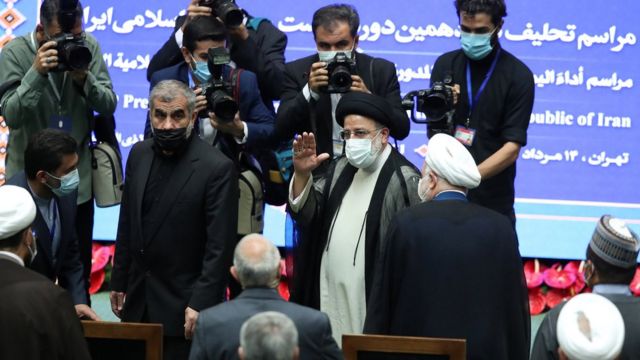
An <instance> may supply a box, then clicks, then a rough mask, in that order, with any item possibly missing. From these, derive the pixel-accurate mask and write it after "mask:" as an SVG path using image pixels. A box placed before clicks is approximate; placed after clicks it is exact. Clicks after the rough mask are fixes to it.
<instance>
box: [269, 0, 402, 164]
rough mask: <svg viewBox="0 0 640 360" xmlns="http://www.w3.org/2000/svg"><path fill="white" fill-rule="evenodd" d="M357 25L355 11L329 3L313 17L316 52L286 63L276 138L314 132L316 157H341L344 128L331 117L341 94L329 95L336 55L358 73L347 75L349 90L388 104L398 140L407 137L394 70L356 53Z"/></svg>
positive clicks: (375, 59)
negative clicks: (348, 61)
mask: <svg viewBox="0 0 640 360" xmlns="http://www.w3.org/2000/svg"><path fill="white" fill-rule="evenodd" d="M359 24H360V18H359V16H358V12H357V11H356V9H355V8H354V7H353V6H351V5H344V4H342V5H328V6H325V7H323V8H320V9H319V10H317V11H316V12H315V13H314V14H313V23H312V28H313V36H314V39H315V42H316V48H317V49H318V54H315V55H310V56H307V57H305V58H302V59H299V60H296V61H293V62H290V63H287V64H286V65H285V76H284V89H283V92H282V96H281V102H280V107H279V108H278V117H277V119H276V134H277V136H278V137H279V138H284V139H291V138H293V135H294V134H302V133H303V132H305V131H306V132H313V133H314V134H315V136H316V141H317V142H318V143H317V149H318V153H319V154H321V153H325V152H326V153H328V154H330V155H332V156H333V157H338V156H340V155H342V152H343V151H342V150H343V140H342V139H340V131H341V130H342V128H341V127H340V126H339V125H338V123H337V122H336V118H335V109H336V106H337V104H338V101H339V100H340V94H337V93H336V94H329V93H327V85H328V84H329V82H328V80H329V73H328V71H327V63H328V62H330V61H332V60H333V59H334V57H335V56H336V54H338V53H343V54H344V55H346V57H347V58H348V59H351V60H354V61H355V66H356V73H357V74H356V75H352V76H351V79H352V81H353V82H352V85H351V88H350V89H349V91H361V92H366V93H373V94H375V95H379V96H381V97H383V98H385V99H386V100H387V101H388V102H389V105H391V108H392V112H393V120H394V121H395V122H398V124H399V126H398V129H399V131H398V132H397V134H396V135H395V137H396V139H398V140H401V139H404V138H405V137H407V135H409V127H410V125H409V118H408V117H407V114H406V112H405V111H404V110H402V105H401V99H400V85H399V84H398V79H397V77H396V69H395V66H394V65H393V64H392V63H391V62H389V61H387V60H384V59H380V58H373V57H371V56H368V55H365V54H362V53H357V52H356V48H357V47H358V35H357V31H358V26H359Z"/></svg>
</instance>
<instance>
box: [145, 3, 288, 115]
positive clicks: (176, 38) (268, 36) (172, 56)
mask: <svg viewBox="0 0 640 360" xmlns="http://www.w3.org/2000/svg"><path fill="white" fill-rule="evenodd" d="M200 3H201V1H200V0H190V4H189V7H188V8H187V15H183V16H178V18H177V19H176V26H175V29H174V32H173V33H172V34H171V36H170V37H169V39H168V40H167V42H166V43H165V44H164V45H163V46H162V48H160V50H158V52H157V53H156V54H155V55H153V57H152V58H151V62H150V63H149V68H148V69H147V80H149V81H150V80H151V76H152V75H153V73H155V72H156V71H159V70H162V69H164V68H167V67H170V66H173V65H176V64H178V63H180V62H182V54H181V51H180V49H181V48H182V47H183V39H184V38H183V35H184V30H185V26H186V25H187V24H188V23H189V21H191V20H193V19H194V18H195V17H197V16H201V15H204V16H212V15H213V16H218V14H216V13H215V11H214V10H213V8H212V7H209V6H200V5H199V4H200ZM234 3H235V1H234ZM242 13H243V15H244V19H243V21H242V23H241V24H240V25H239V26H230V25H228V24H225V25H227V31H228V34H229V36H230V43H229V45H230V46H229V48H230V51H231V60H233V62H234V63H235V64H236V66H238V67H240V68H243V69H245V70H248V71H251V72H253V73H254V74H256V75H257V78H258V85H259V87H260V94H261V95H262V100H263V102H264V104H265V106H266V107H267V108H268V109H269V110H271V111H274V108H273V101H274V100H278V99H280V93H281V92H282V79H283V74H284V51H285V48H286V47H287V36H286V35H285V34H284V33H283V32H282V31H280V30H278V28H277V27H275V26H274V25H273V24H272V23H271V22H270V21H269V20H267V19H265V18H261V17H253V16H251V15H249V13H248V12H247V11H245V10H244V9H243V10H242Z"/></svg>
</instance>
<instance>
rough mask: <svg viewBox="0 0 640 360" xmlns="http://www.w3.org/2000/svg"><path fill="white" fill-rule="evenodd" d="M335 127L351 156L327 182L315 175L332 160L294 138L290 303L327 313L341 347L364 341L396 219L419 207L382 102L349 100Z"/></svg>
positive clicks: (333, 167)
mask: <svg viewBox="0 0 640 360" xmlns="http://www.w3.org/2000/svg"><path fill="white" fill-rule="evenodd" d="M336 119H337V120H338V124H339V125H340V127H341V128H343V130H342V131H341V132H340V138H341V139H343V140H345V143H346V145H345V154H346V156H344V157H341V158H339V159H338V160H336V161H331V162H328V163H329V164H328V165H327V171H326V173H324V175H325V176H321V175H318V174H317V173H315V172H314V170H316V169H317V168H318V167H319V166H320V165H321V164H322V163H323V162H325V161H326V160H327V159H329V158H330V155H329V154H328V153H326V152H324V153H321V152H320V150H318V149H319V148H320V147H319V146H318V145H317V144H318V143H317V142H316V139H317V138H316V137H315V134H313V133H306V132H304V133H302V134H301V135H298V136H296V139H295V140H294V143H293V151H294V159H293V166H294V170H295V171H294V176H293V179H292V181H291V187H290V190H289V208H288V211H289V212H290V213H291V216H292V217H293V219H294V220H295V221H296V226H297V229H298V230H299V231H298V237H299V238H298V239H297V241H296V242H295V243H296V246H297V248H296V249H295V252H294V254H295V255H296V257H295V259H294V261H295V266H294V270H295V272H294V274H293V283H292V284H291V300H292V301H295V302H298V303H300V304H302V305H306V306H310V307H314V308H317V309H320V310H321V311H324V312H326V313H327V315H329V320H330V321H331V328H332V329H333V336H334V338H335V339H336V342H337V343H338V344H340V343H341V340H342V334H354V333H356V334H357V333H362V326H363V324H364V319H365V311H366V303H367V301H368V299H370V297H369V291H370V289H371V280H372V276H373V265H374V264H375V263H376V262H377V260H378V257H379V253H380V252H379V250H378V249H379V248H380V247H381V245H382V243H383V239H384V235H385V233H386V231H387V226H388V225H389V221H390V220H391V218H393V216H394V215H395V214H396V212H398V211H399V210H401V209H404V208H407V207H409V206H411V205H413V204H417V203H419V202H420V199H419V198H418V190H417V189H418V181H419V178H420V176H419V174H418V171H417V169H416V168H415V167H414V166H413V165H412V164H411V163H410V162H409V161H408V160H407V159H405V158H404V156H402V155H401V154H400V153H399V152H398V151H397V150H396V149H395V148H393V147H392V146H391V145H390V144H389V136H397V134H398V131H401V129H402V125H401V124H399V120H398V118H395V117H393V113H392V111H391V108H390V106H389V104H388V103H387V102H386V101H385V100H384V99H383V98H381V97H379V96H376V95H372V94H367V93H363V92H356V91H354V92H351V93H348V94H345V95H344V96H342V99H341V100H340V102H339V103H338V107H337V109H336ZM312 172H314V173H313V174H312Z"/></svg>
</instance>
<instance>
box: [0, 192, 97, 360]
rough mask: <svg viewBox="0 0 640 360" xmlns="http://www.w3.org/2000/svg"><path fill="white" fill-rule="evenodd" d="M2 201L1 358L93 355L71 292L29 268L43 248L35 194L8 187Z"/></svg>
mask: <svg viewBox="0 0 640 360" xmlns="http://www.w3.org/2000/svg"><path fill="white" fill-rule="evenodd" d="M0 199H2V201H0V319H2V321H0V359H23V360H40V359H52V360H80V359H82V360H84V359H91V357H90V355H89V351H88V349H87V343H86V342H85V340H84V336H83V334H82V327H81V326H80V321H79V320H78V317H77V316H76V315H75V312H74V310H73V306H72V303H71V299H70V298H69V295H68V294H67V292H66V291H64V290H62V289H61V288H59V287H57V286H55V285H54V284H53V283H52V282H51V281H50V280H49V279H47V278H45V277H44V276H42V275H40V274H37V273H35V272H33V271H31V270H28V269H25V268H24V266H25V263H26V264H28V263H29V262H31V261H32V260H33V258H34V257H36V253H37V252H38V247H37V244H36V238H35V237H34V236H33V233H32V231H31V226H32V225H31V224H32V223H33V221H34V220H35V219H36V213H37V210H36V204H35V203H34V202H33V199H32V197H31V194H29V192H28V191H27V190H25V189H23V188H20V187H18V186H13V185H5V186H2V187H0Z"/></svg>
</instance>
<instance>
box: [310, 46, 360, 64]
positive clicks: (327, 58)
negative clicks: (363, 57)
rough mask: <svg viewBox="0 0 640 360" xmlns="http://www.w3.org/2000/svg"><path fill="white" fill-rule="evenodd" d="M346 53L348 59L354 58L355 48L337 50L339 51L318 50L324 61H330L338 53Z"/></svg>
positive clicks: (320, 57) (319, 56)
mask: <svg viewBox="0 0 640 360" xmlns="http://www.w3.org/2000/svg"><path fill="white" fill-rule="evenodd" d="M338 53H344V54H345V55H346V56H347V59H353V49H351V50H337V51H334V50H332V51H318V58H319V59H320V61H322V62H329V61H331V60H333V58H335V57H336V54H338Z"/></svg>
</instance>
